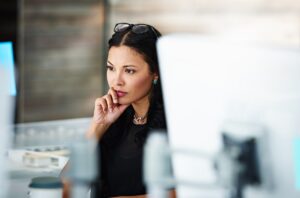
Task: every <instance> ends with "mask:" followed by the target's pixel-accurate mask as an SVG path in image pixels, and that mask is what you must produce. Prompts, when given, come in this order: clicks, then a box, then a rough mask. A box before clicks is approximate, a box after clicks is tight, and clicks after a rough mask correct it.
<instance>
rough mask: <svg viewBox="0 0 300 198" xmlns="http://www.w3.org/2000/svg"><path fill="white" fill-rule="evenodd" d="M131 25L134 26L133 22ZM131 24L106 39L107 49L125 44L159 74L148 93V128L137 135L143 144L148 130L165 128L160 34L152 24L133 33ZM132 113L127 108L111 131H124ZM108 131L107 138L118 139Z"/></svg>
mask: <svg viewBox="0 0 300 198" xmlns="http://www.w3.org/2000/svg"><path fill="white" fill-rule="evenodd" d="M132 26H134V24H133V25H132ZM132 26H131V27H129V28H127V29H125V30H124V31H120V32H115V33H114V34H113V35H112V37H111V38H110V39H109V41H108V49H110V48H111V47H119V46H127V47H129V48H131V49H133V50H135V51H136V52H137V53H139V54H140V55H142V57H143V58H144V60H145V62H146V63H147V64H148V65H149V70H150V72H152V73H157V74H158V76H159V78H158V80H157V83H156V84H153V85H152V89H151V93H150V107H149V111H148V120H147V128H148V130H147V131H145V132H144V133H140V134H139V137H138V141H140V143H141V144H143V142H144V140H145V138H146V136H147V135H148V132H149V131H150V130H154V129H163V130H166V129H167V126H166V119H165V111H164V105H163V95H162V87H161V81H160V75H159V63H158V56H157V48H156V43H157V40H158V38H159V37H160V36H161V33H160V32H159V31H158V30H157V29H155V28H154V27H153V26H149V27H151V28H149V31H146V32H144V33H135V32H133V31H132ZM133 114H134V111H133V108H132V107H129V108H127V109H126V111H125V112H124V113H123V115H122V116H120V118H119V119H118V120H117V121H116V122H115V123H114V124H113V126H112V127H111V130H112V131H118V137H120V136H119V135H120V132H119V131H120V128H123V129H121V130H122V131H124V130H126V128H128V127H127V126H128V125H129V123H130V122H132V117H133ZM109 133H111V135H108V136H110V137H111V138H109V139H111V141H114V140H116V139H120V138H116V136H117V134H116V136H114V135H113V134H114V132H109ZM105 134H107V133H105Z"/></svg>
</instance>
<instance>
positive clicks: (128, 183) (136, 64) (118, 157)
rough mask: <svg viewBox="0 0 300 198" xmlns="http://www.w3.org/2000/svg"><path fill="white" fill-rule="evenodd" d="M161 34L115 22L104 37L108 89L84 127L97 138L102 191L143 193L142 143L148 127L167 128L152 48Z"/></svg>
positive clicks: (104, 194) (143, 26)
mask: <svg viewBox="0 0 300 198" xmlns="http://www.w3.org/2000/svg"><path fill="white" fill-rule="evenodd" d="M160 35H161V34H160V33H159V32H158V31H157V30H156V29H155V28H154V27H153V26H150V25H147V24H128V23H118V24H116V26H115V28H114V34H113V35H112V37H111V39H110V40H109V42H108V44H109V52H108V59H107V81H108V85H109V90H108V92H107V94H106V95H104V96H102V97H101V98H98V99H97V100H96V102H95V109H94V116H93V122H92V124H91V128H90V130H89V132H88V133H87V136H88V137H94V138H97V139H98V140H99V143H100V144H99V145H100V147H99V148H100V153H101V154H100V156H101V171H100V172H101V174H100V175H101V189H100V191H101V196H102V197H135V198H137V197H138V198H140V197H141V198H142V197H146V188H145V186H144V184H143V178H142V160H143V145H144V143H145V140H146V137H147V135H148V133H149V131H151V130H152V129H165V130H166V120H165V113H164V108H163V100H162V92H161V84H160V78H159V68H158V60H157V51H156V42H157V39H158V37H160ZM96 189H98V188H96ZM97 197H99V194H98V195H97ZM170 197H175V192H174V190H171V191H170Z"/></svg>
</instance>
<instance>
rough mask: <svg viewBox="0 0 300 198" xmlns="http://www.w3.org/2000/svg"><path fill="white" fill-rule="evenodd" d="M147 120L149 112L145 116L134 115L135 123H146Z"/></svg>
mask: <svg viewBox="0 0 300 198" xmlns="http://www.w3.org/2000/svg"><path fill="white" fill-rule="evenodd" d="M146 122H147V114H146V115H144V116H140V117H139V116H136V115H135V114H134V115H133V123H134V124H145V123H146Z"/></svg>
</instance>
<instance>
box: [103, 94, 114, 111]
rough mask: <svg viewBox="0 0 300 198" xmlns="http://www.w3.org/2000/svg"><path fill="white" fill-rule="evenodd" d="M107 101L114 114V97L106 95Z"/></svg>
mask: <svg viewBox="0 0 300 198" xmlns="http://www.w3.org/2000/svg"><path fill="white" fill-rule="evenodd" d="M105 100H106V103H107V107H108V110H109V112H112V111H113V107H114V104H113V99H112V96H111V95H110V94H107V95H105Z"/></svg>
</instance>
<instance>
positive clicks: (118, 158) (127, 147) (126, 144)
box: [102, 124, 146, 196]
mask: <svg viewBox="0 0 300 198" xmlns="http://www.w3.org/2000/svg"><path fill="white" fill-rule="evenodd" d="M143 130H145V125H135V124H131V125H130V127H129V130H128V131H127V133H126V134H125V135H124V137H123V138H122V140H121V141H120V143H119V144H118V145H116V146H115V147H113V148H108V149H107V150H106V152H107V156H106V157H105V160H104V161H103V163H102V165H103V166H104V167H103V168H104V170H105V172H106V176H105V179H106V180H107V190H108V195H109V196H121V195H122V196H129V195H141V194H146V189H145V186H144V184H143V172H142V171H143V170H142V167H143V166H142V162H143V145H140V144H138V140H137V137H138V136H137V134H138V133H140V132H142V131H143Z"/></svg>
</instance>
